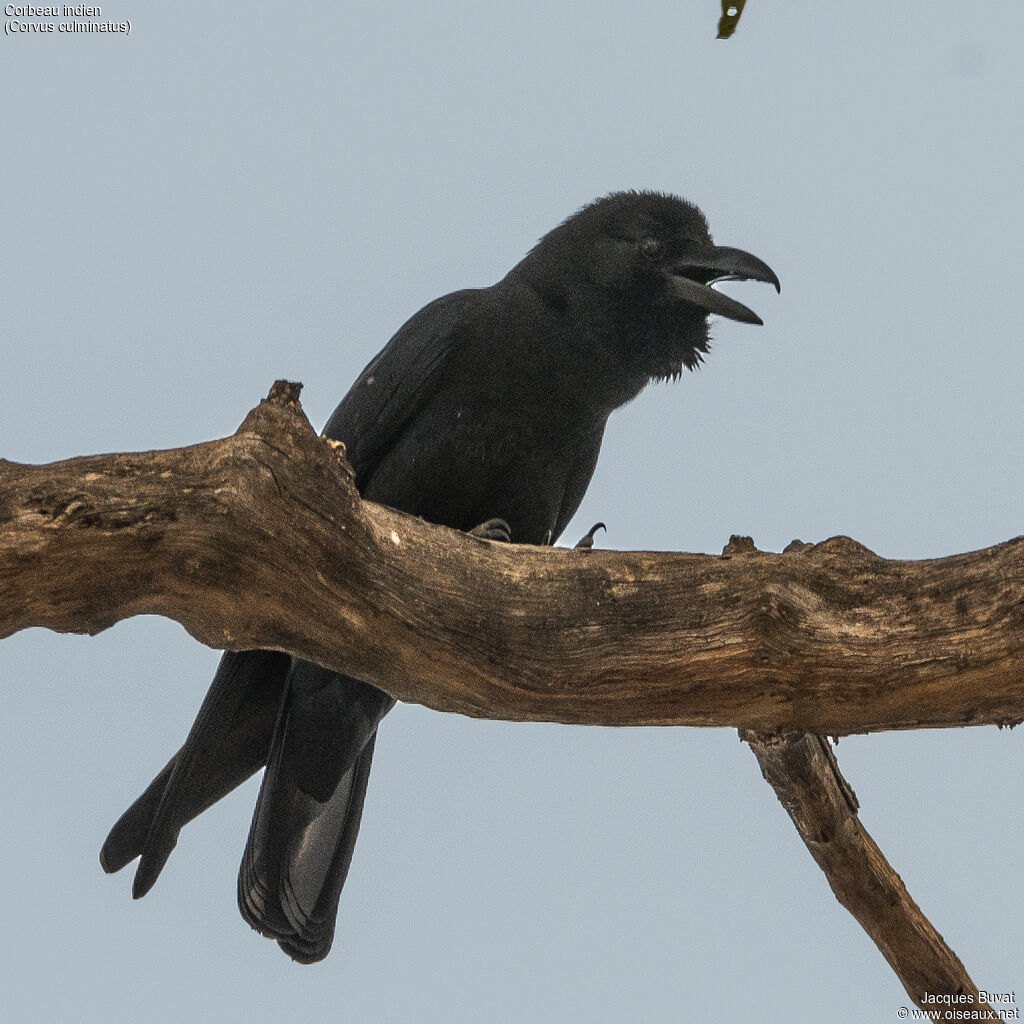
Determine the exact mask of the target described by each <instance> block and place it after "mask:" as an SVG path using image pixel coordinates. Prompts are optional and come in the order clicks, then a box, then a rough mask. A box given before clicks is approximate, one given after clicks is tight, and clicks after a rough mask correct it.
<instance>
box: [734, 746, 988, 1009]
mask: <svg viewBox="0 0 1024 1024" xmlns="http://www.w3.org/2000/svg"><path fill="white" fill-rule="evenodd" d="M742 736H743V739H745V740H746V741H747V742H748V743H749V744H750V747H751V749H752V750H753V751H754V756H755V757H756V758H757V760H758V763H759V764H760V766H761V774H762V775H763V776H764V778H765V781H766V782H767V783H768V784H769V785H770V786H771V787H772V788H773V789H774V790H775V793H776V795H777V796H778V798H779V801H780V802H781V804H782V806H783V807H785V809H786V811H787V813H788V814H789V816H790V818H792V820H793V824H794V825H795V826H796V829H797V831H798V832H799V833H800V838H801V839H803V841H804V843H805V844H806V845H807V849H808V850H810V852H811V856H812V857H814V859H815V861H817V864H818V867H820V868H821V870H822V871H823V872H824V873H825V877H826V878H827V879H828V884H829V885H830V886H831V887H832V892H833V893H835V896H836V899H837V900H839V902H840V903H841V904H842V905H843V906H844V907H846V909H847V910H848V911H849V912H850V913H851V914H853V916H854V917H855V918H856V919H857V920H858V921H859V922H860V924H861V926H862V927H863V928H864V930H865V931H866V932H867V933H868V935H870V936H871V938H872V940H873V941H874V943H875V945H876V946H878V949H879V950H880V952H881V953H882V955H883V956H884V957H885V959H886V960H888V961H889V964H890V966H891V967H892V969H893V970H894V971H895V972H896V976H897V977H898V978H899V979H900V981H901V982H902V983H903V987H904V988H905V989H906V990H907V993H908V995H909V996H910V997H911V998H912V999H913V1000H914V1002H915V1003H916V1004H917V1005H918V1006H920V1007H921V1008H922V1009H927V1010H936V1009H938V1010H940V1011H941V1010H944V1009H949V1008H952V1009H954V1010H964V1011H970V1010H975V1011H979V1010H987V1011H989V1012H990V1013H992V1014H993V1015H992V1017H991V1019H992V1020H998V1019H1000V1018H998V1017H996V1016H995V1015H994V1012H993V1011H992V1007H990V1006H989V1005H988V1004H987V1003H985V1002H983V1001H982V1000H981V998H980V997H979V994H978V988H977V986H976V985H975V984H974V982H973V981H971V979H970V977H969V976H968V974H967V970H966V969H965V967H964V965H963V964H962V963H961V962H960V959H959V957H957V955H956V954H955V953H954V952H953V950H951V949H950V948H949V946H947V945H946V943H945V942H944V941H943V938H942V936H941V935H940V934H939V933H938V932H937V931H936V930H935V928H934V927H933V926H932V924H931V922H930V921H929V920H928V919H927V918H926V917H925V916H924V914H923V913H922V912H921V908H920V907H919V906H918V905H917V904H916V903H915V902H914V901H913V899H911V897H910V893H908V892H907V887H906V886H905V885H904V884H903V879H902V878H900V876H899V875H898V874H897V873H896V872H895V870H893V868H892V866H891V865H890V864H889V862H888V861H887V860H886V859H885V856H884V855H883V854H882V851H881V850H880V849H879V848H878V846H877V844H876V843H875V841H874V839H872V838H871V836H870V834H869V833H868V831H867V829H865V828H864V826H863V825H862V824H861V823H860V818H859V817H858V816H857V811H858V810H859V804H858V802H857V797H856V795H855V794H854V792H853V789H852V788H851V787H850V785H849V783H848V782H847V781H846V779H844V778H843V776H842V774H841V773H840V771H839V765H838V764H837V762H836V758H835V754H834V753H833V751H832V749H831V747H830V746H829V744H828V741H827V740H826V739H824V738H823V737H820V736H810V735H806V734H803V735H792V736H779V737H774V738H771V739H762V738H760V737H758V736H756V735H754V734H752V733H749V732H745V733H742ZM936 997H938V998H940V999H941V998H944V997H949V998H951V999H952V1000H955V1002H950V1003H948V1004H947V1003H936V1001H935V999H936ZM961 1000H963V1001H961ZM982 1019H985V1018H982Z"/></svg>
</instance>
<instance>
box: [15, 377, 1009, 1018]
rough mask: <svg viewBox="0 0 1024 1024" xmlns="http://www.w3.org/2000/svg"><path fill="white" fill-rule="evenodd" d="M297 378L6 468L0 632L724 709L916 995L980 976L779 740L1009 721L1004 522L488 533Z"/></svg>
mask: <svg viewBox="0 0 1024 1024" xmlns="http://www.w3.org/2000/svg"><path fill="white" fill-rule="evenodd" d="M298 392H299V388H298V385H290V384H286V383H284V382H278V383H277V384H275V385H274V388H273V389H272V390H271V393H270V395H269V396H268V398H267V399H266V400H265V401H264V402H262V403H261V404H260V405H259V407H257V408H256V409H254V410H253V411H252V412H251V413H250V414H249V416H248V417H247V418H246V420H245V422H244V423H243V424H242V426H241V427H240V428H239V430H238V431H237V432H236V433H235V434H234V435H232V436H231V437H228V438H225V439H223V440H220V441H213V442H209V443H207V444H199V445H194V446H192V447H189V448H181V449H175V450H172V451H161V452H141V453H134V454H119V455H99V456H88V457H85V458H78V459H71V460H68V461H67V462H58V463H53V464H51V465H47V466H24V465H17V464H15V463H11V462H3V461H0V637H3V636H7V635H9V634H11V633H13V632H15V631H17V630H19V629H25V628H27V627H29V626H44V627H47V628H49V629H53V630H58V631H62V632H82V633H96V632H99V631H100V630H102V629H105V628H106V627H108V626H110V625H112V624H113V623H115V622H117V621H119V620H120V619H123V618H127V617H128V616H131V615H139V614H144V613H152V614H159V615H166V616H168V617H170V618H173V619H175V620H177V621H178V622H180V623H181V624H182V625H184V626H185V628H186V629H187V630H188V631H189V632H190V633H191V634H192V635H193V636H195V637H196V638H197V639H199V640H201V641H202V642H204V643H207V644H209V645H211V646H213V647H217V648H224V649H229V650H245V649H249V648H253V647H262V648H273V649H277V650H283V651H287V652H289V653H291V654H294V655H297V656H299V657H303V658H307V659H309V660H312V661H316V662H319V663H320V664H322V665H326V666H328V667H331V668H336V669H338V670H341V671H345V672H349V673H351V674H353V675H356V676H358V677H360V678H362V679H365V680H367V681H368V682H373V683H376V684H377V685H379V686H381V687H382V688H383V689H385V690H387V691H388V692H389V693H391V694H392V695H393V696H395V697H397V698H398V699H400V700H403V701H409V702H414V703H420V704H425V705H427V706H429V707H432V708H436V709H438V710H443V711H454V712H461V713H463V714H468V715H474V716H479V717H489V718H500V719H508V720H513V721H520V720H547V721H556V722H570V723H589V724H602V725H655V724H657V725H718V726H735V727H739V728H740V729H741V730H746V732H745V733H744V735H745V736H746V737H747V738H748V740H749V741H750V742H751V745H752V747H753V748H754V751H755V753H756V754H757V756H758V759H759V760H760V762H761V766H762V770H763V772H764V774H765V777H766V778H767V779H768V780H769V782H771V784H772V785H773V786H774V787H775V789H776V792H777V793H778V794H779V797H780V799H781V800H782V802H783V804H784V806H785V807H786V809H787V810H788V811H789V812H790V815H791V816H792V817H793V820H794V822H795V823H796V825H797V827H798V829H799V830H800V832H801V835H802V836H803V837H804V839H805V842H807V844H808V846H809V848H810V849H811V851H812V853H813V854H814V856H815V858H816V859H817V860H818V862H819V864H821V866H822V868H823V870H824V871H825V873H826V875H828V877H829V880H830V882H831V883H832V885H833V888H834V890H835V892H836V895H837V896H838V897H839V899H840V901H841V902H842V903H843V904H844V905H845V906H847V907H848V908H849V909H851V911H852V912H853V913H854V914H855V915H856V916H857V917H858V920H860V921H861V923H862V924H863V925H864V927H865V928H866V929H867V931H868V932H869V934H870V935H871V936H872V938H874V939H875V941H876V942H877V943H878V945H879V948H880V949H881V950H882V952H883V953H884V954H885V955H886V956H887V957H888V958H889V960H890V963H892V964H893V966H894V968H895V969H896V970H897V973H898V974H899V976H900V977H901V979H902V980H903V981H904V984H905V985H906V986H907V988H908V991H910V992H911V994H912V995H913V996H914V998H915V999H918V1000H920V999H921V998H922V994H923V993H924V992H928V993H930V994H933V995H935V994H945V993H949V994H955V993H956V992H960V991H963V992H974V993H976V991H977V990H976V989H975V988H974V986H973V984H972V983H971V982H970V979H969V978H967V975H966V973H964V971H963V967H962V965H961V964H960V963H959V961H958V960H957V959H956V957H955V956H954V955H953V954H952V953H951V951H949V950H948V949H947V948H946V947H945V945H944V944H943V943H942V940H941V938H940V937H939V936H938V934H937V933H936V932H935V930H934V929H933V928H932V927H931V925H929V924H928V922H927V921H926V920H925V919H924V917H923V915H921V914H920V911H919V910H918V908H917V907H916V905H915V904H914V903H913V901H912V900H910V897H909V896H908V895H907V893H906V890H905V889H904V888H903V886H902V883H901V882H900V880H899V878H898V876H897V875H896V874H895V872H893V871H892V869H891V868H890V867H889V865H888V864H887V863H886V862H885V860H884V858H883V857H882V855H881V853H880V852H879V851H878V849H877V847H876V846H875V845H874V843H873V842H872V841H871V839H870V837H869V836H868V835H867V833H866V832H864V831H863V829H862V828H861V826H860V824H859V822H858V821H857V818H856V813H855V812H856V803H855V799H854V798H853V797H852V791H851V790H850V789H849V787H848V786H846V785H845V782H843V780H842V777H841V776H840V775H839V772H838V768H837V767H836V765H835V762H834V759H832V758H831V752H830V751H829V750H828V748H827V745H825V744H824V743H823V742H822V741H820V740H818V739H816V738H815V737H814V736H803V737H797V738H793V737H792V736H791V735H790V734H793V733H823V734H831V735H842V734H846V733H853V732H871V731H876V730H883V729H908V728H915V727H921V726H953V725H967V724H982V723H995V724H999V725H1004V724H1015V723H1016V722H1018V721H1020V720H1022V718H1024V685H1022V684H1021V673H1022V668H1024V539H1021V538H1018V539H1016V540H1013V541H1008V542H1007V543H1005V544H1000V545H998V546H996V547H992V548H988V549H986V550H984V551H976V552H972V553H969V554H963V555H954V556H951V557H948V558H940V559H931V560H926V561H920V562H901V561H889V560H886V559H883V558H879V557H878V556H877V555H875V554H873V553H872V552H871V551H869V550H867V548H865V547H863V545H860V544H858V543H856V542H855V541H852V540H850V539H849V538H847V537H834V538H832V539H831V540H827V541H824V542H823V543H821V544H816V545H813V546H812V545H807V544H802V543H800V542H797V541H795V542H794V543H793V544H791V545H790V546H789V547H788V548H787V549H786V551H785V552H783V553H782V554H771V553H766V552H761V551H757V550H756V549H755V548H754V545H753V543H752V542H751V541H750V540H749V539H748V538H733V540H732V541H731V542H730V544H729V545H728V546H727V547H726V549H725V551H723V553H722V555H720V556H709V555H693V554H682V553H667V552H657V553H654V552H605V551H592V550H565V549H550V548H528V547H520V546H510V545H507V544H497V543H492V542H488V541H483V540H479V539H476V538H473V537H470V536H467V535H465V534H462V533H458V532H456V531H453V530H447V529H445V528H443V527H438V526H431V525H428V524H426V523H424V522H422V521H420V520H417V519H415V518H413V517H410V516H406V515H402V514H401V513H398V512H395V511H393V510H391V509H387V508H384V507H382V506H378V505H373V504H372V503H370V502H364V501H362V500H361V499H360V498H359V495H358V493H357V492H356V489H355V487H354V485H353V482H352V476H351V470H350V468H349V466H348V464H347V462H346V461H345V460H344V458H343V449H344V446H343V445H339V444H336V443H334V442H329V441H326V440H324V439H323V438H320V437H318V436H317V435H316V434H315V432H314V431H313V430H312V428H311V427H310V425H309V423H308V421H307V420H306V419H305V417H304V416H303V414H302V411H301V408H300V407H299V404H298ZM787 735H789V738H786V737H787ZM772 737H776V738H775V739H774V740H773V739H772Z"/></svg>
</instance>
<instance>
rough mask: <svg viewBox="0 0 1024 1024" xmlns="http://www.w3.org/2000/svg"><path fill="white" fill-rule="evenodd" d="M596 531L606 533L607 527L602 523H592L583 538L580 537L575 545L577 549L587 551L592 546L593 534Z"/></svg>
mask: <svg viewBox="0 0 1024 1024" xmlns="http://www.w3.org/2000/svg"><path fill="white" fill-rule="evenodd" d="M598 530H604V531H605V533H607V532H608V527H607V526H605V525H604V523H594V525H593V526H592V527H591V528H590V529H589V530H588V531H587V534H586V536H585V537H581V538H580V540H579V543H578V544H577V545H576V547H577V548H582V549H583V550H584V551H589V550H590V549H591V548H592V547H593V546H594V534H595V533H597V531H598Z"/></svg>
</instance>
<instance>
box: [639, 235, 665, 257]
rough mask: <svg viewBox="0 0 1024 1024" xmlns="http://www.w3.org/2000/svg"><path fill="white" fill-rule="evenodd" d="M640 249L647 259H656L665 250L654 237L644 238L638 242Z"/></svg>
mask: <svg viewBox="0 0 1024 1024" xmlns="http://www.w3.org/2000/svg"><path fill="white" fill-rule="evenodd" d="M640 251H641V252H642V253H643V254H644V256H646V257H647V258H648V259H649V260H656V259H659V258H660V257H661V254H662V253H663V252H664V251H665V246H663V245H662V244H661V242H659V241H658V239H656V238H645V239H644V240H643V241H642V242H641V243H640Z"/></svg>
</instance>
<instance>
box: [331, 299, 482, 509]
mask: <svg viewBox="0 0 1024 1024" xmlns="http://www.w3.org/2000/svg"><path fill="white" fill-rule="evenodd" d="M487 291H488V289H485V288H478V289H467V290H465V291H461V292H453V293H452V294H451V295H445V296H444V297H443V298H440V299H435V300H434V301H433V302H431V303H430V304H429V305H427V306H424V307H423V309H421V310H420V311H419V312H418V313H417V314H416V315H415V316H414V317H412V318H411V319H410V320H408V321H406V323H405V324H404V325H403V326H402V327H400V328H399V329H398V332H397V333H396V334H395V336H394V337H393V338H392V339H391V340H390V341H389V342H388V343H387V345H385V346H384V348H383V349H381V351H380V352H378V353H377V355H376V356H374V357H373V359H372V360H371V361H370V363H369V365H368V366H367V367H366V369H364V370H363V372H362V373H361V374H359V378H358V379H357V380H356V382H355V384H353V385H352V387H351V388H350V389H349V392H348V394H347V395H346V396H345V397H344V398H343V399H342V400H341V404H340V405H339V406H338V408H337V409H335V410H334V414H333V415H332V416H331V418H330V419H329V420H328V421H327V426H325V427H324V430H323V432H324V434H325V435H326V436H327V437H329V438H331V439H332V440H335V441H344V442H345V447H346V453H347V455H348V460H349V462H351V463H352V466H353V468H354V469H355V471H356V486H357V487H358V488H359V489H360V490H362V489H363V486H364V484H365V483H366V480H367V478H368V477H369V476H370V474H372V473H373V471H374V469H375V468H376V467H377V466H378V465H379V464H380V462H381V461H382V460H383V459H385V458H386V457H387V453H388V451H389V449H390V447H391V445H392V444H393V443H394V441H395V439H396V438H397V437H398V436H399V434H401V432H402V428H403V427H404V426H405V425H406V423H408V421H409V420H410V418H411V417H412V416H413V415H414V414H415V413H416V410H417V409H419V408H420V406H421V405H422V404H423V402H424V400H425V399H426V398H427V396H428V395H429V394H430V386H431V383H432V382H433V381H434V380H435V379H436V377H437V375H438V374H439V373H441V372H442V370H443V368H444V367H445V366H446V365H447V363H448V361H449V360H450V359H451V358H452V357H453V355H454V354H456V353H457V352H458V349H459V347H460V345H461V343H462V340H463V339H464V338H465V337H466V333H465V331H464V330H463V328H464V326H465V325H466V323H467V321H468V320H469V319H470V318H471V316H472V314H473V312H474V310H475V309H477V308H478V307H479V306H480V304H481V303H482V301H483V298H484V296H485V294H486V292H487Z"/></svg>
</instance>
